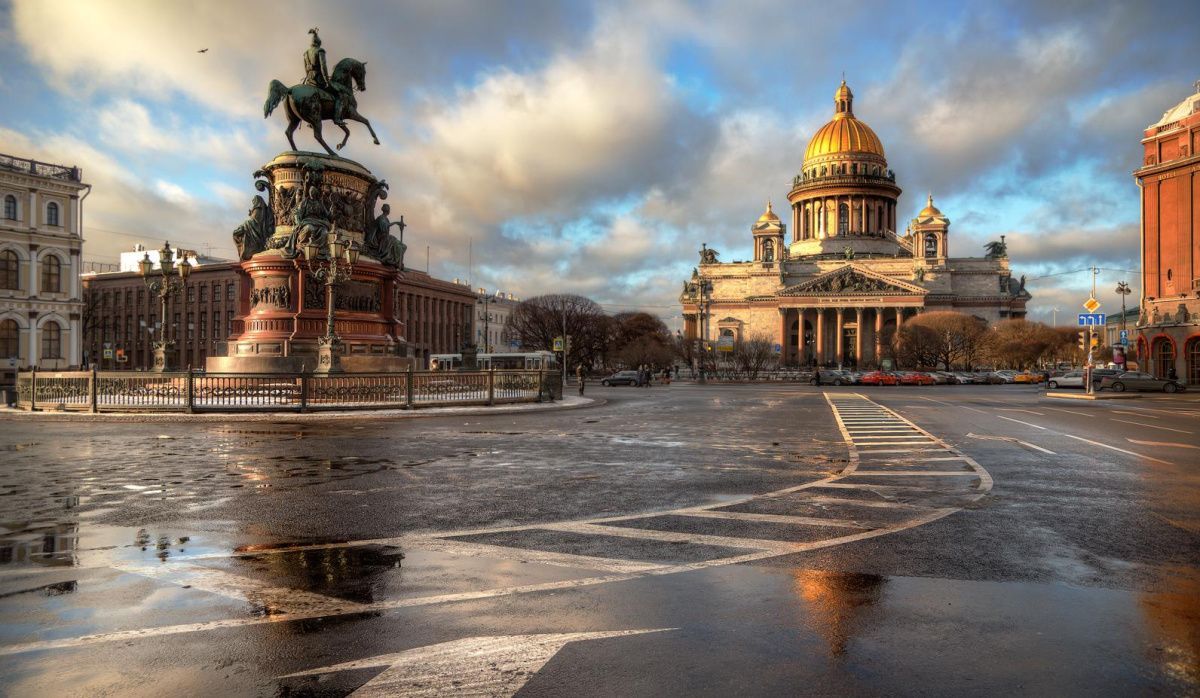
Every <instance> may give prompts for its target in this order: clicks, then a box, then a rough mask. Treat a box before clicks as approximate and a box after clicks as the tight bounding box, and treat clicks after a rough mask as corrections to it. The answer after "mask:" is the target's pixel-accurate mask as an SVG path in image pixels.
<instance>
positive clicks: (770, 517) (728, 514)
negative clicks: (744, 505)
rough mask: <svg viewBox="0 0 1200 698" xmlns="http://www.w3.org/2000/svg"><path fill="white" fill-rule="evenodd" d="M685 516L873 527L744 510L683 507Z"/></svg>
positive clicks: (680, 512) (843, 521) (811, 524)
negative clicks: (753, 512)
mask: <svg viewBox="0 0 1200 698" xmlns="http://www.w3.org/2000/svg"><path fill="white" fill-rule="evenodd" d="M679 514H680V515H683V516H696V517H700V518H707V519H729V520H731V521H759V522H762V523H779V524H802V525H806V526H837V527H840V528H867V529H869V528H872V527H871V526H864V525H862V524H860V523H858V522H856V521H846V520H844V519H822V518H820V517H813V516H791V515H789V514H751V513H748V512H744V511H713V510H710V509H692V510H688V509H683V510H681V511H679Z"/></svg>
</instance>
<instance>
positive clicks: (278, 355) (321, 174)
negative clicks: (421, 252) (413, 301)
mask: <svg viewBox="0 0 1200 698" xmlns="http://www.w3.org/2000/svg"><path fill="white" fill-rule="evenodd" d="M254 175H255V178H256V180H257V181H256V182H255V187H256V188H257V189H258V190H259V191H260V192H264V193H265V195H266V198H265V199H264V198H263V197H262V196H255V197H254V198H253V200H252V201H251V206H250V212H249V216H248V218H247V219H246V221H245V222H244V223H242V224H241V225H240V226H238V228H237V229H236V230H235V231H234V242H235V243H236V244H237V247H238V251H239V254H240V256H241V259H242V265H241V266H242V270H243V271H244V272H245V274H246V275H247V276H248V277H249V279H250V282H251V283H249V284H246V285H245V286H246V288H247V289H248V291H247V292H246V293H245V294H244V296H243V297H242V298H241V299H239V301H240V302H239V313H238V314H239V322H238V323H237V324H236V325H235V327H237V328H238V329H239V331H240V333H239V334H237V335H236V336H235V337H231V338H230V340H229V342H228V347H227V352H226V356H223V357H213V358H210V359H209V360H208V365H207V368H208V370H209V371H214V372H229V371H233V372H294V371H300V370H314V369H318V368H319V359H318V357H319V356H320V354H321V340H323V339H324V338H325V337H326V297H325V286H324V284H323V283H321V281H320V280H318V279H317V278H315V277H314V275H313V273H312V272H311V271H310V266H309V264H308V263H307V260H306V258H305V255H304V254H303V253H302V248H303V247H304V246H305V244H306V243H308V244H313V245H317V246H318V247H319V248H321V249H324V247H325V243H326V239H327V238H328V237H329V236H330V235H333V234H336V235H341V236H342V237H344V238H346V239H348V240H349V241H350V242H351V243H353V244H357V245H358V246H359V248H360V249H361V252H362V254H361V257H359V259H358V262H357V263H356V264H355V265H354V267H353V272H352V274H351V276H350V278H349V280H347V281H345V282H343V283H341V284H339V285H338V286H337V287H336V288H337V290H336V294H335V296H334V324H335V327H336V334H337V338H338V339H339V340H340V342H338V343H337V344H335V346H333V347H331V348H332V349H333V350H335V351H338V350H340V351H341V355H342V359H341V365H342V369H343V370H346V371H360V372H361V371H396V370H407V368H408V366H409V364H410V363H411V361H412V360H411V359H410V358H409V352H408V347H407V344H406V342H405V340H404V327H403V324H402V323H401V322H400V321H399V320H398V319H397V318H396V313H395V308H394V307H393V304H394V299H395V287H396V283H397V281H398V279H399V278H400V273H401V271H402V269H403V255H404V244H403V242H400V241H399V240H397V239H396V238H395V237H393V236H391V235H389V234H388V230H389V228H390V227H391V226H392V225H398V226H400V228H401V231H403V223H402V222H398V223H394V224H393V223H391V222H390V221H389V220H388V218H387V213H388V207H387V206H386V205H385V206H384V207H383V213H382V214H381V215H379V216H376V215H375V205H376V202H377V201H378V200H379V199H383V198H386V196H387V183H386V182H384V181H382V180H378V179H376V178H375V177H374V175H372V174H371V172H370V171H368V170H367V169H366V168H365V167H363V166H362V165H360V164H358V163H357V162H354V161H352V160H347V159H345V158H340V157H337V156H329V155H323V154H317V153H308V152H297V151H287V152H284V153H281V154H280V155H278V156H277V157H276V158H275V159H273V160H272V161H271V162H269V163H267V164H266V165H264V166H263V167H262V169H260V170H258V171H257V172H255V173H254Z"/></svg>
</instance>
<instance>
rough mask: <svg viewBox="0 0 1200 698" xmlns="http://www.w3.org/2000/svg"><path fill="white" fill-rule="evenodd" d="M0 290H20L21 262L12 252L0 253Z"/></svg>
mask: <svg viewBox="0 0 1200 698" xmlns="http://www.w3.org/2000/svg"><path fill="white" fill-rule="evenodd" d="M0 288H3V289H8V290H16V289H19V288H21V260H20V258H19V257H17V253H16V252H13V251H12V250H4V251H3V252H0Z"/></svg>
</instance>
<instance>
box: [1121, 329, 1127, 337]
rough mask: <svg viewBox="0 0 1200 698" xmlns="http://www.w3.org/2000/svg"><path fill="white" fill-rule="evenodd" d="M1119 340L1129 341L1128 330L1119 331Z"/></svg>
mask: <svg viewBox="0 0 1200 698" xmlns="http://www.w3.org/2000/svg"><path fill="white" fill-rule="evenodd" d="M1121 339H1129V330H1121Z"/></svg>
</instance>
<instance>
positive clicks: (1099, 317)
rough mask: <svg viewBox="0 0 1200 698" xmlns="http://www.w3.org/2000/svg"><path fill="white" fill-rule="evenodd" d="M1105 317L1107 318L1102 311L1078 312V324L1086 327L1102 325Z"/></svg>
mask: <svg viewBox="0 0 1200 698" xmlns="http://www.w3.org/2000/svg"><path fill="white" fill-rule="evenodd" d="M1106 319H1107V318H1106V316H1105V314H1104V313H1080V314H1079V325H1080V326H1081V327H1088V326H1092V325H1103V324H1104V323H1105V320H1106Z"/></svg>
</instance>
